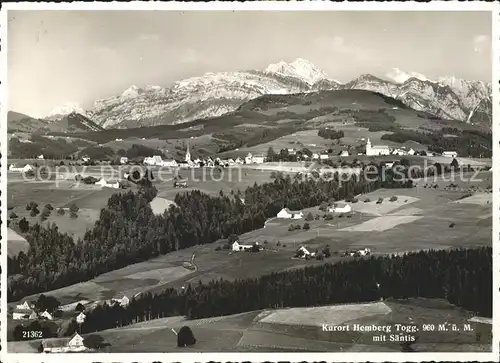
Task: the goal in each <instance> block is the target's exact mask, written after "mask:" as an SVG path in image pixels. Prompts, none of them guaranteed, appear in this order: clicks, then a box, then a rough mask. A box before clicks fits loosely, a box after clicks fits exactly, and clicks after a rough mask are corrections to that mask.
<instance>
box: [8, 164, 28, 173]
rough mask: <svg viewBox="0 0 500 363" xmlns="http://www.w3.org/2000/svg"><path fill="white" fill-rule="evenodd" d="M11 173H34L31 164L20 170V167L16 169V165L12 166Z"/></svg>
mask: <svg viewBox="0 0 500 363" xmlns="http://www.w3.org/2000/svg"><path fill="white" fill-rule="evenodd" d="M9 171H17V172H20V173H27V172H29V171H33V167H32V166H31V165H29V164H26V165H25V166H23V167H22V168H18V167H16V165H15V164H10V165H9Z"/></svg>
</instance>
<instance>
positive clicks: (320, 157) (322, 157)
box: [319, 154, 328, 160]
mask: <svg viewBox="0 0 500 363" xmlns="http://www.w3.org/2000/svg"><path fill="white" fill-rule="evenodd" d="M319 159H320V160H328V154H321V155H320V156H319Z"/></svg>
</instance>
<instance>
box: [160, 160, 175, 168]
mask: <svg viewBox="0 0 500 363" xmlns="http://www.w3.org/2000/svg"><path fill="white" fill-rule="evenodd" d="M161 166H165V167H169V168H177V167H178V166H179V163H178V162H177V161H175V160H173V159H172V160H163V161H162V164H161Z"/></svg>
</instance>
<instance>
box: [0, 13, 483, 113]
mask: <svg viewBox="0 0 500 363" xmlns="http://www.w3.org/2000/svg"><path fill="white" fill-rule="evenodd" d="M8 18H9V23H8V38H7V40H8V47H7V48H8V52H7V54H8V55H7V57H8V60H7V63H8V99H9V100H8V108H9V109H10V110H13V111H17V112H22V113H25V114H27V115H30V116H32V117H44V116H46V115H48V113H49V112H50V111H51V110H52V109H54V108H55V107H57V106H60V105H63V104H65V103H72V102H74V103H78V104H80V105H81V106H82V107H84V108H90V107H91V106H92V104H93V102H94V101H95V100H97V99H102V98H107V97H111V96H114V95H117V94H120V93H122V92H123V91H124V90H125V89H127V88H128V87H130V86H131V85H137V86H138V87H142V86H145V85H159V86H163V87H169V86H171V85H172V83H173V82H175V81H178V80H181V79H184V78H188V77H192V76H201V75H203V74H204V73H206V72H220V71H236V70H247V69H265V68H266V67H267V66H268V65H269V64H271V63H277V62H279V61H281V60H283V61H286V62H292V61H293V60H295V59H296V58H303V59H307V60H309V61H310V62H312V63H314V64H315V65H316V66H317V67H319V68H320V69H322V70H323V71H324V72H326V73H327V74H328V75H329V76H330V77H331V78H332V79H336V80H338V81H341V82H348V81H350V80H351V79H353V78H355V77H357V76H359V75H361V74H363V73H371V74H373V75H376V76H379V77H384V76H386V75H387V74H393V73H394V71H393V69H394V68H399V69H401V70H404V71H406V72H417V73H420V74H424V75H425V76H427V77H428V78H430V79H436V78H438V77H440V76H455V77H460V78H465V79H474V80H482V81H487V82H491V57H492V56H491V14H490V13H489V12H465V11H461V12H460V11H457V12H401V11H399V12H389V11H384V12H359V11H358V12H338V11H337V12H333V11H330V12H328V11H322V12H318V11H316V12H314V11H309V12H306V11H289V12H283V11H275V12H272V11H237V12H236V11H226V12H223V11H219V12H209V11H196V12H194V11H186V12H180V11H176V12H173V11H9V13H8Z"/></svg>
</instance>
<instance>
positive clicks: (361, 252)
mask: <svg viewBox="0 0 500 363" xmlns="http://www.w3.org/2000/svg"><path fill="white" fill-rule="evenodd" d="M371 253H372V251H371V250H370V249H369V248H363V249H360V250H350V251H346V252H344V254H343V256H350V257H362V256H369V255H371Z"/></svg>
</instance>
